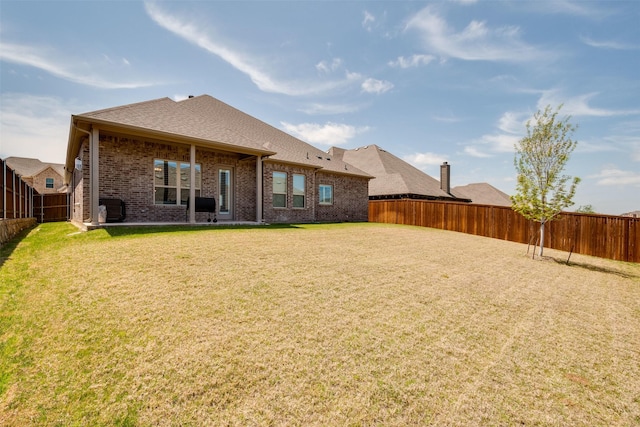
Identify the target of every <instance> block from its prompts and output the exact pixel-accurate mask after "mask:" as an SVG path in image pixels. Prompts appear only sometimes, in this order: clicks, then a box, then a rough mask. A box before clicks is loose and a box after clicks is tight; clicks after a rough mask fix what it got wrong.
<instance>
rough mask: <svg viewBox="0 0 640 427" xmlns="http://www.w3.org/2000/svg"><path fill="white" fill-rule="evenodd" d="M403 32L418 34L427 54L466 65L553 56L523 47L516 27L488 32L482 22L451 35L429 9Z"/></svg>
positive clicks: (419, 14) (440, 19)
mask: <svg viewBox="0 0 640 427" xmlns="http://www.w3.org/2000/svg"><path fill="white" fill-rule="evenodd" d="M406 29H407V30H416V31H418V32H419V33H420V34H421V36H422V40H423V42H424V45H425V48H426V49H427V50H429V51H431V52H435V53H437V54H439V55H443V56H448V57H453V58H458V59H463V60H467V61H504V62H527V61H537V60H542V59H546V58H550V57H552V55H553V54H552V53H550V52H549V51H546V52H545V51H544V50H541V49H538V48H536V47H534V46H531V45H528V44H527V43H524V42H523V41H522V40H521V38H520V29H519V27H516V26H502V27H498V28H495V29H492V28H489V27H488V26H487V24H486V23H485V22H484V21H471V22H470V23H469V24H468V25H467V27H466V28H464V29H463V30H462V31H455V30H454V29H453V28H451V27H450V26H449V24H448V23H447V22H446V21H445V19H444V18H442V17H441V16H440V15H438V14H437V13H436V12H435V10H434V8H433V7H431V6H427V7H425V8H424V9H422V10H421V11H420V12H418V13H416V14H415V15H414V16H412V17H411V18H410V19H409V21H408V23H407V25H406Z"/></svg>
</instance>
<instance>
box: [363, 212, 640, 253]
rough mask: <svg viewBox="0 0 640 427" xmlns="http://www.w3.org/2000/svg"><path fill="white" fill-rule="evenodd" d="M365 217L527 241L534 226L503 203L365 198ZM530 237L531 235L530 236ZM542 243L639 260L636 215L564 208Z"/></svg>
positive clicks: (639, 227)
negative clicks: (366, 214)
mask: <svg viewBox="0 0 640 427" xmlns="http://www.w3.org/2000/svg"><path fill="white" fill-rule="evenodd" d="M369 221H370V222H382V223H390V224H406V225H417V226H420V227H432V228H440V229H442V230H450V231H458V232H462V233H467V234H475V235H477V236H484V237H493V238H495V239H502V240H508V241H512V242H518V243H529V242H530V241H531V238H532V236H536V235H537V232H538V229H539V224H538V223H536V222H533V221H529V220H526V219H525V218H524V217H523V216H522V215H520V214H518V213H516V212H514V211H513V210H512V209H511V208H509V207H503V206H488V205H473V204H466V203H454V202H438V201H430V200H410V199H402V200H370V201H369ZM534 241H535V238H534ZM544 241H545V247H547V248H553V249H558V250H561V251H567V252H575V253H579V254H584V255H592V256H597V257H601V258H609V259H614V260H618V261H629V262H640V218H631V217H621V216H610V215H591V214H579V213H572V212H565V213H563V214H562V216H561V217H560V218H559V219H557V220H555V221H552V222H549V223H547V225H546V226H545V238H544Z"/></svg>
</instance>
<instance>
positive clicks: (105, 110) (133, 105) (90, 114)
mask: <svg viewBox="0 0 640 427" xmlns="http://www.w3.org/2000/svg"><path fill="white" fill-rule="evenodd" d="M159 101H171V102H173V103H176V101H174V100H173V99H171V98H169V97H168V96H165V97H163V98H157V99H150V100H148V101H141V102H133V103H131V104H125V105H119V106H117V107H109V108H103V109H101V110H95V111H87V112H86V113H81V114H74V116H93V115H98V114H102V113H108V112H110V111H117V110H124V109H128V108H134V107H138V106H140V105H144V104H152V103H157V102H159ZM176 104H177V103H176Z"/></svg>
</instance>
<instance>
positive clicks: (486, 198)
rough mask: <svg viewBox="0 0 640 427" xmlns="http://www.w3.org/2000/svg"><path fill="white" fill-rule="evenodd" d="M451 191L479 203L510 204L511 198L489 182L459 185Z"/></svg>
mask: <svg viewBox="0 0 640 427" xmlns="http://www.w3.org/2000/svg"><path fill="white" fill-rule="evenodd" d="M451 193H452V194H455V195H457V196H459V197H464V198H466V199H471V203H474V204H480V205H494V206H511V198H510V197H509V195H508V194H506V193H503V192H502V191H500V190H498V189H497V188H495V187H494V186H492V185H491V184H487V183H486V182H479V183H475V184H468V185H461V186H458V187H454V188H452V189H451Z"/></svg>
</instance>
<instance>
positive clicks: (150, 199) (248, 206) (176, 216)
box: [82, 133, 256, 222]
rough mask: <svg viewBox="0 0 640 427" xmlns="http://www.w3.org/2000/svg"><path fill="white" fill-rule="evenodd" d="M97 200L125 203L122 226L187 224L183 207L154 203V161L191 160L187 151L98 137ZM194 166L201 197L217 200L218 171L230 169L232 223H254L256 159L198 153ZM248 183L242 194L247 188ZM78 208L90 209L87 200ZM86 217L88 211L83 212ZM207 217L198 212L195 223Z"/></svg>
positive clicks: (86, 187) (85, 165)
mask: <svg viewBox="0 0 640 427" xmlns="http://www.w3.org/2000/svg"><path fill="white" fill-rule="evenodd" d="M99 150H100V165H99V173H100V198H116V199H122V200H124V202H125V208H126V220H125V221H126V222H186V221H187V212H186V206H184V205H156V204H155V203H154V170H153V169H154V160H156V159H158V160H169V161H179V162H189V161H190V158H191V157H190V147H189V146H188V145H178V144H171V143H163V142H157V141H148V140H144V139H140V138H128V137H122V136H114V135H109V134H106V135H105V134H103V133H101V134H100V145H99ZM196 163H198V164H200V165H201V173H202V180H201V189H200V196H202V197H216V199H217V185H218V177H217V167H218V166H225V167H230V168H233V170H234V179H235V182H234V184H235V185H234V186H233V188H232V192H233V196H234V197H233V200H234V219H235V220H239V221H255V211H256V209H255V160H254V161H253V162H251V161H240V157H239V155H237V154H234V153H223V152H216V151H212V150H206V149H201V148H198V149H197V150H196ZM89 167H90V165H89V156H88V150H87V152H86V156H84V158H83V172H84V173H86V175H84V184H83V186H82V187H83V193H84V194H87V195H88V193H89V176H88V171H89ZM248 182H253V183H254V184H253V186H252V187H251V188H250V189H249V191H251V192H253V193H254V194H253V196H251V195H245V194H244V193H245V192H246V191H247V183H248ZM83 204H84V205H85V206H88V205H89V198H88V196H87V197H83ZM85 211H86V212H85V218H87V217H88V215H89V213H88V212H89V209H88V208H87V209H85ZM208 217H209V214H208V213H206V212H197V213H196V221H197V222H203V221H206V220H207V218H208Z"/></svg>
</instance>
